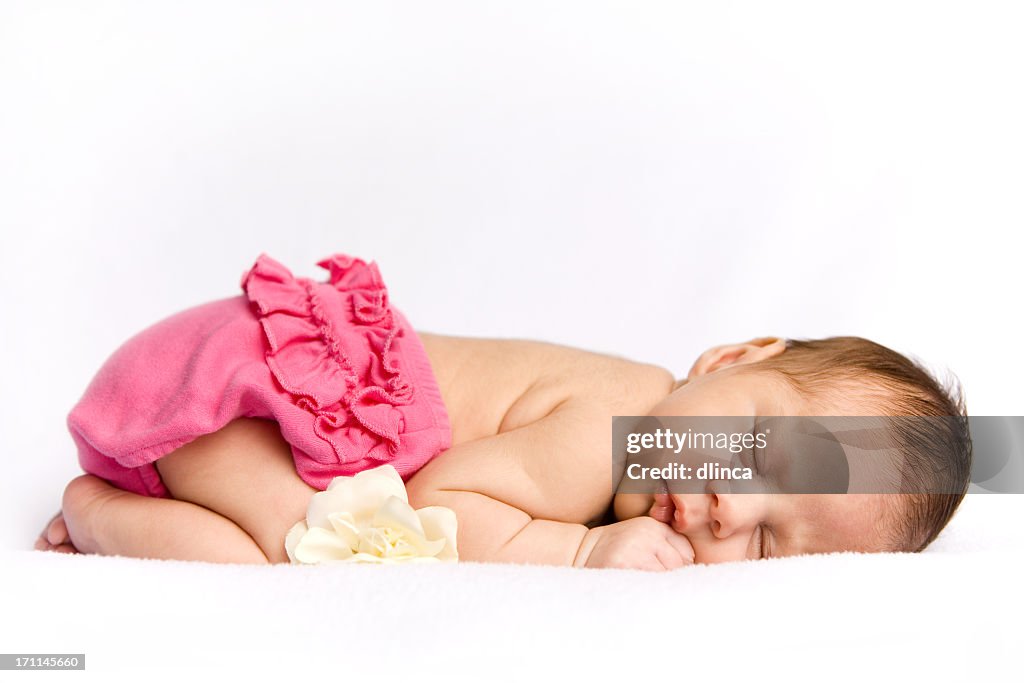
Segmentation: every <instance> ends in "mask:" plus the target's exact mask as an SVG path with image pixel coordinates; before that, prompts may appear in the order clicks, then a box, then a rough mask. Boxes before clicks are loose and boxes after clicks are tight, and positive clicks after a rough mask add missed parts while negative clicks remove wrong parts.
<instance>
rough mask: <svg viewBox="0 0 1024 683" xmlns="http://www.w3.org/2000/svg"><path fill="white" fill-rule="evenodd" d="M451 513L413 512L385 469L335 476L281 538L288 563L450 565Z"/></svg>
mask: <svg viewBox="0 0 1024 683" xmlns="http://www.w3.org/2000/svg"><path fill="white" fill-rule="evenodd" d="M456 529H457V521H456V519H455V513H454V512H452V511H451V510H450V509H448V508H445V507H439V506H433V507H425V508H421V509H419V510H413V509H412V507H411V506H410V505H409V496H408V494H407V493H406V491H405V484H404V483H403V482H402V478H401V477H400V476H399V475H398V472H397V471H396V470H395V468H394V467H392V466H391V465H383V466H381V467H377V468H375V469H372V470H366V471H364V472H360V473H359V474H357V475H355V476H354V477H335V478H334V479H333V480H332V481H331V483H330V484H329V485H328V486H327V490H325V491H321V492H319V493H315V494H313V499H312V500H311V501H310V502H309V508H308V509H307V511H306V520H305V521H304V522H299V523H297V524H296V525H295V526H293V527H292V528H291V530H290V531H289V532H288V535H287V536H286V537H285V540H284V547H285V550H286V551H287V553H288V559H289V560H291V562H292V563H293V564H318V563H321V562H376V563H394V562H455V561H457V560H458V559H459V554H458V550H457V549H456V546H455V533H456Z"/></svg>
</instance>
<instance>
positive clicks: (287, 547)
mask: <svg viewBox="0 0 1024 683" xmlns="http://www.w3.org/2000/svg"><path fill="white" fill-rule="evenodd" d="M306 531H307V528H306V523H305V522H296V523H295V526H293V527H292V528H291V529H289V530H288V533H287V534H286V535H285V537H284V551H285V552H286V553H288V561H289V562H292V563H296V562H298V560H296V559H295V547H296V546H297V545H298V544H299V540H300V539H301V538H302V536H303V534H305V533H306Z"/></svg>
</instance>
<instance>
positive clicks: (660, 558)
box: [407, 402, 693, 569]
mask: <svg viewBox="0 0 1024 683" xmlns="http://www.w3.org/2000/svg"><path fill="white" fill-rule="evenodd" d="M593 409H594V408H593V407H592V406H588V405H586V404H578V403H577V404H574V403H571V402H567V403H566V404H564V405H563V406H562V407H560V408H559V409H558V410H556V411H555V412H553V413H552V414H551V415H548V416H547V417H545V418H543V419H542V420H539V421H537V422H534V423H532V424H530V425H526V426H524V427H520V428H519V429H516V430H512V431H509V432H503V433H501V434H498V435H497V436H493V437H487V438H483V439H478V440H476V441H471V442H468V443H463V444H459V445H457V446H455V447H453V448H451V449H449V450H448V451H446V452H445V453H443V454H442V455H440V456H438V457H437V458H435V459H434V460H432V461H430V462H429V463H428V464H427V465H426V466H425V467H424V468H423V469H422V470H420V471H419V472H418V473H417V474H416V475H415V476H414V477H413V478H412V479H411V480H410V481H409V482H408V485H407V488H408V490H409V498H410V502H411V503H412V504H413V506H414V507H417V508H419V507H424V506H428V505H442V506H444V507H449V508H451V509H453V510H454V511H455V514H456V517H457V518H458V521H459V533H458V543H459V556H460V558H462V559H464V560H470V561H481V562H517V563H529V564H554V565H563V566H577V567H582V566H589V567H596V566H601V567H631V568H638V569H666V568H669V569H671V568H675V567H679V566H682V565H684V564H689V563H690V562H692V559H693V550H692V548H691V547H690V544H689V541H688V540H687V539H686V537H685V536H682V535H680V534H678V533H676V532H675V531H674V530H672V529H671V527H669V526H667V525H665V524H662V523H660V522H657V521H656V520H653V519H651V518H648V517H638V518H637V519H633V520H628V521H626V522H620V523H618V524H612V525H608V526H604V527H595V528H592V529H588V528H587V527H586V526H585V525H584V524H583V523H582V522H584V521H586V520H588V519H593V518H595V517H597V516H598V515H600V514H601V513H602V512H603V511H604V509H605V508H606V507H607V505H608V503H609V500H610V498H611V459H610V457H608V456H607V455H602V454H604V453H606V452H607V451H606V448H607V447H606V445H605V443H604V442H605V436H606V435H605V434H599V435H596V437H597V438H596V439H595V440H591V441H588V440H587V436H588V435H587V434H585V433H584V434H582V435H580V434H581V430H580V429H579V427H580V426H581V425H592V424H594V417H595V416H594V415H593V414H592V413H589V412H588V411H591V410H593ZM574 428H575V429H574ZM571 434H577V435H580V436H579V437H577V438H573V437H572V436H569V435H571ZM590 436H595V435H590ZM601 446H605V448H601Z"/></svg>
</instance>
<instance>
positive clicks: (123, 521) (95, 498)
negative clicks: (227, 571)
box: [37, 474, 267, 564]
mask: <svg viewBox="0 0 1024 683" xmlns="http://www.w3.org/2000/svg"><path fill="white" fill-rule="evenodd" d="M61 512H62V514H63V518H64V524H66V526H67V532H68V534H69V536H70V539H71V541H72V542H73V544H74V546H73V547H74V548H77V549H78V550H79V551H80V552H83V553H95V554H99V555H123V556H127V557H145V558H155V559H167V560H203V561H206V562H224V563H229V562H230V563H242V564H266V563H267V558H266V556H265V555H264V554H263V552H262V551H261V550H260V549H259V546H257V545H256V543H254V542H253V540H252V538H250V537H249V535H248V534H246V533H245V532H244V531H242V530H241V529H240V528H238V526H237V525H236V524H235V523H234V522H232V521H231V520H228V519H225V518H224V517H222V516H221V515H218V514H217V513H215V512H211V511H210V510H207V509H205V508H202V507H200V506H198V505H194V504H192V503H187V502H184V501H180V500H172V499H169V498H150V497H148V496H140V495H138V494H135V493H130V492H128V491H122V490H121V489H118V488H115V487H113V486H111V485H110V484H108V483H107V482H105V481H103V480H102V479H100V478H99V477H94V476H92V475H90V474H86V475H82V476H80V477H77V478H76V479H73V480H72V481H71V483H70V484H68V486H67V488H66V489H64V499H63V503H62V510H61ZM56 521H57V520H54V522H56ZM51 526H53V522H51ZM49 531H50V530H49V529H48V532H49ZM58 532H59V529H58V530H55V531H54V532H53V533H54V534H56V535H59V533H58ZM54 540H57V541H59V540H61V539H59V538H51V540H50V543H53V541H54ZM37 547H38V545H37ZM55 549H59V548H55ZM65 552H68V551H65ZM71 552H73V550H72V551H71Z"/></svg>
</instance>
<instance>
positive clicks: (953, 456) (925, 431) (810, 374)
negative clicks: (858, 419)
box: [748, 337, 972, 552]
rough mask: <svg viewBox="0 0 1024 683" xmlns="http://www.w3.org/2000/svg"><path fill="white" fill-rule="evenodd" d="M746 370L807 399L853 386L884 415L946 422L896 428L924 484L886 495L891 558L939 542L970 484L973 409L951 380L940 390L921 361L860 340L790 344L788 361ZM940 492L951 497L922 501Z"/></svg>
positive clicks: (784, 356)
mask: <svg viewBox="0 0 1024 683" xmlns="http://www.w3.org/2000/svg"><path fill="white" fill-rule="evenodd" d="M748 367H749V369H750V370H754V369H757V370H769V371H773V372H775V373H777V374H778V375H780V376H781V377H782V378H784V379H785V380H786V381H787V382H788V384H789V385H790V386H792V387H793V388H794V389H795V390H797V392H798V393H800V394H801V395H802V396H804V397H805V398H809V399H819V400H829V399H834V398H835V391H836V383H837V381H838V382H840V383H842V382H844V381H849V382H855V383H857V385H859V386H858V389H863V390H865V391H866V394H867V397H868V398H869V400H877V401H878V402H879V405H880V406H881V407H882V408H883V412H882V413H881V414H883V415H889V416H920V417H925V418H946V419H924V420H893V421H891V424H892V425H893V427H892V431H893V434H892V437H893V439H894V440H895V442H896V443H897V445H898V448H899V450H900V452H901V454H902V455H903V457H905V458H906V461H907V464H908V469H909V476H910V477H911V478H914V479H919V481H911V482H909V483H910V489H909V490H911V491H914V492H912V493H899V494H891V495H884V499H885V500H886V501H887V502H888V513H889V514H887V515H886V517H887V518H888V520H889V523H887V524H885V525H884V530H883V534H884V540H885V541H886V549H887V550H890V551H897V552H920V551H922V550H924V549H925V548H926V547H928V545H929V544H930V543H931V542H932V541H933V540H935V537H936V536H938V535H939V532H940V531H942V529H943V528H945V526H946V524H948V523H949V520H950V519H952V517H953V514H954V513H955V512H956V510H957V508H958V507H959V505H960V501H962V500H963V497H964V495H965V494H966V493H967V487H968V485H969V484H970V474H971V459H972V450H971V435H970V431H969V429H968V422H967V408H966V405H965V402H964V395H963V389H962V387H961V386H960V383H959V381H958V380H957V379H956V377H955V376H954V375H952V373H949V374H948V377H947V379H946V380H945V381H944V382H941V383H940V382H939V381H938V380H937V379H936V378H935V377H933V376H932V375H931V374H930V373H929V372H928V371H927V370H926V369H925V368H924V367H923V365H922V364H921V363H920V362H919V361H916V360H912V359H910V358H907V357H906V356H903V355H902V354H899V353H897V352H895V351H893V350H892V349H889V348H886V347H885V346H882V345H881V344H876V343H875V342H873V341H870V340H867V339H863V338H861V337H829V338H827V339H804V340H796V339H788V340H786V350H785V351H784V352H783V353H781V354H779V355H777V356H773V357H771V358H767V359H765V360H762V361H758V362H757V363H753V364H751V365H750V366H748ZM936 477H940V478H941V481H936ZM904 490H907V489H906V488H904ZM935 490H941V491H944V492H953V493H920V491H935Z"/></svg>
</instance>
